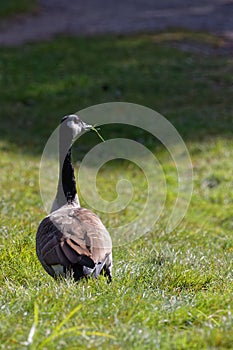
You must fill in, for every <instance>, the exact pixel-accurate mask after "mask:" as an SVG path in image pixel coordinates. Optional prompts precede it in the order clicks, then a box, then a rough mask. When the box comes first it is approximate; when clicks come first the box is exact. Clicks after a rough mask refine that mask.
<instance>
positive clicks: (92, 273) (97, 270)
mask: <svg viewBox="0 0 233 350" xmlns="http://www.w3.org/2000/svg"><path fill="white" fill-rule="evenodd" d="M108 256H109V254H106V255H105V257H104V259H103V261H102V262H99V263H96V264H95V266H94V268H93V269H92V268H90V267H87V266H83V273H84V275H85V276H92V277H93V278H97V277H98V276H99V275H100V273H101V271H102V270H103V268H104V267H105V264H106V261H107V258H108Z"/></svg>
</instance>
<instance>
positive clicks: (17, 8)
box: [0, 0, 37, 19]
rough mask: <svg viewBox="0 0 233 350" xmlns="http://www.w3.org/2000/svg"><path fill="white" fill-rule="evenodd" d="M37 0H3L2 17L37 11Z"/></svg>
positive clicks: (0, 6)
mask: <svg viewBox="0 0 233 350" xmlns="http://www.w3.org/2000/svg"><path fill="white" fill-rule="evenodd" d="M36 6H37V1H36V0H20V1H19V0H1V2H0V19H1V18H4V17H10V16H13V15H17V14H21V13H27V12H32V11H35V9H36Z"/></svg>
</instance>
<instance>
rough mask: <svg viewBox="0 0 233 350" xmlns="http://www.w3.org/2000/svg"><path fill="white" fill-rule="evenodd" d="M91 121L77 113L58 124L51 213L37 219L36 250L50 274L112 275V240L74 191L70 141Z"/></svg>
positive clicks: (74, 275)
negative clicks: (56, 172)
mask: <svg viewBox="0 0 233 350" xmlns="http://www.w3.org/2000/svg"><path fill="white" fill-rule="evenodd" d="M90 128H91V125H88V124H86V123H84V122H83V121H82V120H81V119H80V118H79V117H78V116H76V115H70V116H67V117H64V118H63V119H62V121H61V127H60V146H59V147H60V174H59V182H58V190H57V194H56V197H55V200H54V203H53V206H52V210H51V213H50V214H49V215H48V216H47V217H45V218H44V219H43V220H42V222H41V223H40V225H39V227H38V230H37V234H36V252H37V256H38V258H39V260H40V262H41V264H42V266H43V267H44V269H45V270H46V271H47V272H48V274H50V275H51V276H52V277H54V278H57V277H58V276H60V275H61V276H65V277H66V276H67V275H70V274H71V275H72V276H73V278H74V279H75V280H76V281H78V280H80V279H81V278H83V277H88V276H93V277H94V278H97V277H98V276H99V274H100V273H102V272H103V273H104V275H105V276H106V277H107V278H108V280H109V281H111V279H112V241H111V237H110V235H109V233H108V231H107V229H106V228H105V227H104V225H103V224H102V222H101V220H100V219H99V217H98V216H97V215H96V214H94V213H93V212H92V211H90V210H88V209H85V208H81V207H80V204H79V200H78V196H77V191H76V183H75V176H74V168H73V165H72V161H71V145H72V142H73V140H74V139H75V137H76V136H77V134H78V133H80V132H81V131H82V130H84V131H85V130H89V129H90Z"/></svg>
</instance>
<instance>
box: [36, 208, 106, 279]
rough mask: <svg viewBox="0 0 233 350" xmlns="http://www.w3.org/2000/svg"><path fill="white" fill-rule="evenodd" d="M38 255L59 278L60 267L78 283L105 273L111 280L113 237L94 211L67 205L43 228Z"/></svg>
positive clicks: (46, 268)
mask: <svg viewBox="0 0 233 350" xmlns="http://www.w3.org/2000/svg"><path fill="white" fill-rule="evenodd" d="M36 246H37V255H38V257H39V260H40V261H41V263H42V265H43V267H44V268H45V270H46V271H47V272H48V273H49V274H50V275H51V276H52V277H54V278H56V268H54V267H56V266H60V265H61V266H63V267H64V269H63V272H64V275H66V273H67V272H68V271H69V272H71V273H72V274H73V276H74V277H75V279H76V280H78V279H80V278H82V277H85V276H89V275H93V277H98V275H99V274H100V273H101V271H102V270H103V272H104V273H105V275H106V276H107V277H108V279H109V280H111V257H112V256H111V247H112V242H111V238H110V235H109V233H108V231H107V230H106V228H105V227H104V225H103V224H102V222H101V220H100V219H99V218H98V216H97V215H95V214H94V213H93V212H92V211H90V210H88V209H85V208H78V207H77V208H75V207H73V206H72V204H66V205H64V206H63V207H62V208H60V209H59V210H57V211H55V212H53V213H51V214H50V215H49V216H47V217H46V218H45V219H44V220H42V222H41V224H40V225H39V228H38V231H37V237H36Z"/></svg>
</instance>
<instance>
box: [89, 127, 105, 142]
mask: <svg viewBox="0 0 233 350" xmlns="http://www.w3.org/2000/svg"><path fill="white" fill-rule="evenodd" d="M91 130H93V131H95V132H96V134H97V135H98V136H99V138H100V139H101V141H103V142H105V139H104V138H103V136H102V135H100V133H99V131H98V130H97V129H96V128H95V126H93V127H92V128H91Z"/></svg>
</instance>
